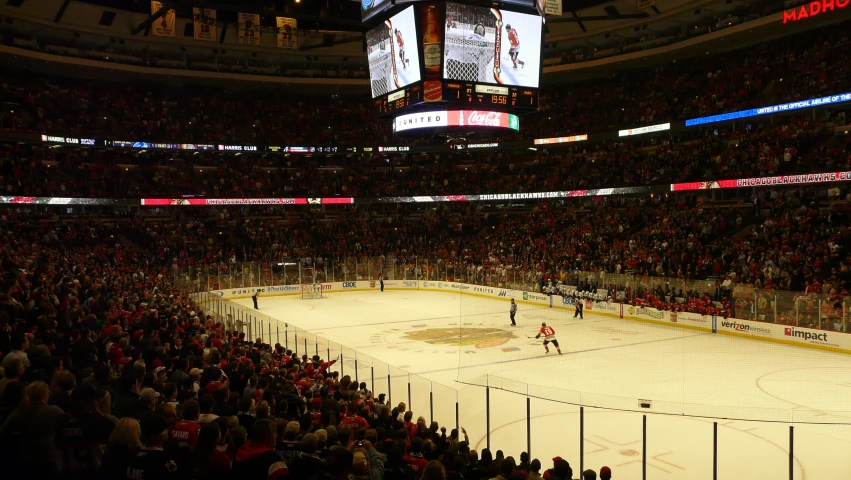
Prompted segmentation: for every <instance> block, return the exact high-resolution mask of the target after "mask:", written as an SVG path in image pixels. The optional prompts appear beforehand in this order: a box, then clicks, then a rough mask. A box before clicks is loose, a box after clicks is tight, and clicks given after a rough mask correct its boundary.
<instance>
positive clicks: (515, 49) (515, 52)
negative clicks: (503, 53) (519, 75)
mask: <svg viewBox="0 0 851 480" xmlns="http://www.w3.org/2000/svg"><path fill="white" fill-rule="evenodd" d="M505 31H506V32H508V41H509V42H510V43H511V48H510V49H509V50H508V56H510V57H511V61H512V62H513V63H514V69H515V70H517V64H520V67H521V68H523V66H524V65H526V63H525V62H524V61H522V60H518V58H517V57H519V56H520V36H519V35H517V30H516V29H514V28H511V25H509V24H506V25H505Z"/></svg>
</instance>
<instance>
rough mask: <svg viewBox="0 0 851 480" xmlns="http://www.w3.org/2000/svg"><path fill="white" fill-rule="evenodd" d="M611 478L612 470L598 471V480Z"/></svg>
mask: <svg viewBox="0 0 851 480" xmlns="http://www.w3.org/2000/svg"><path fill="white" fill-rule="evenodd" d="M611 478H612V469H611V468H609V467H603V468H601V469H600V480H610V479H611Z"/></svg>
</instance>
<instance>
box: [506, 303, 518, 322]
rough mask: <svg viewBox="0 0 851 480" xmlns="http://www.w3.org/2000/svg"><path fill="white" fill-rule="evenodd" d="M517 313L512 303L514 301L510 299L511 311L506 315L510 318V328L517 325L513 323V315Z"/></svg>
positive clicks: (515, 306)
mask: <svg viewBox="0 0 851 480" xmlns="http://www.w3.org/2000/svg"><path fill="white" fill-rule="evenodd" d="M516 313H517V304H516V303H514V299H513V298H512V299H511V310H509V311H508V314H509V315H510V316H511V326H512V327H516V326H517V323H515V322H514V315H515V314H516Z"/></svg>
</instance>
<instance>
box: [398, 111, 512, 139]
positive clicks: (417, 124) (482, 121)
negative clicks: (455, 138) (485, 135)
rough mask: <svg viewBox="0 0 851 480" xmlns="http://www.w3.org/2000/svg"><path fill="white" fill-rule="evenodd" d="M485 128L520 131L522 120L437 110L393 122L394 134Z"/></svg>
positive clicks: (502, 114)
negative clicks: (439, 129)
mask: <svg viewBox="0 0 851 480" xmlns="http://www.w3.org/2000/svg"><path fill="white" fill-rule="evenodd" d="M442 127H483V128H508V129H511V130H519V129H520V118H519V117H518V116H517V115H512V114H510V113H505V112H491V111H487V110H435V111H431V112H423V113H409V114H406V115H399V116H398V117H396V118H395V119H394V120H393V131H394V132H397V133H398V132H405V131H410V130H417V129H422V128H442Z"/></svg>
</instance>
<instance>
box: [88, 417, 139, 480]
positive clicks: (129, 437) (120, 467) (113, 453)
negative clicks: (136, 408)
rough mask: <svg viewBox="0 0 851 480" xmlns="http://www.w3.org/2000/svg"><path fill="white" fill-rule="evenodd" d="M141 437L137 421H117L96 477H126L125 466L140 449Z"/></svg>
mask: <svg viewBox="0 0 851 480" xmlns="http://www.w3.org/2000/svg"><path fill="white" fill-rule="evenodd" d="M141 437H142V430H141V429H140V427H139V421H138V420H136V419H135V418H130V417H127V418H122V419H121V420H119V421H118V423H116V424H115V428H113V429H112V433H111V434H110V435H109V440H108V441H107V444H106V449H105V450H104V454H103V462H102V463H101V469H100V472H99V473H100V474H99V475H98V477H99V478H100V479H103V480H111V479H114V478H121V477H124V476H126V475H127V470H126V467H127V464H128V463H129V462H130V459H131V458H133V457H134V456H135V455H136V452H137V451H138V450H139V449H140V448H142V440H141Z"/></svg>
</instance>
